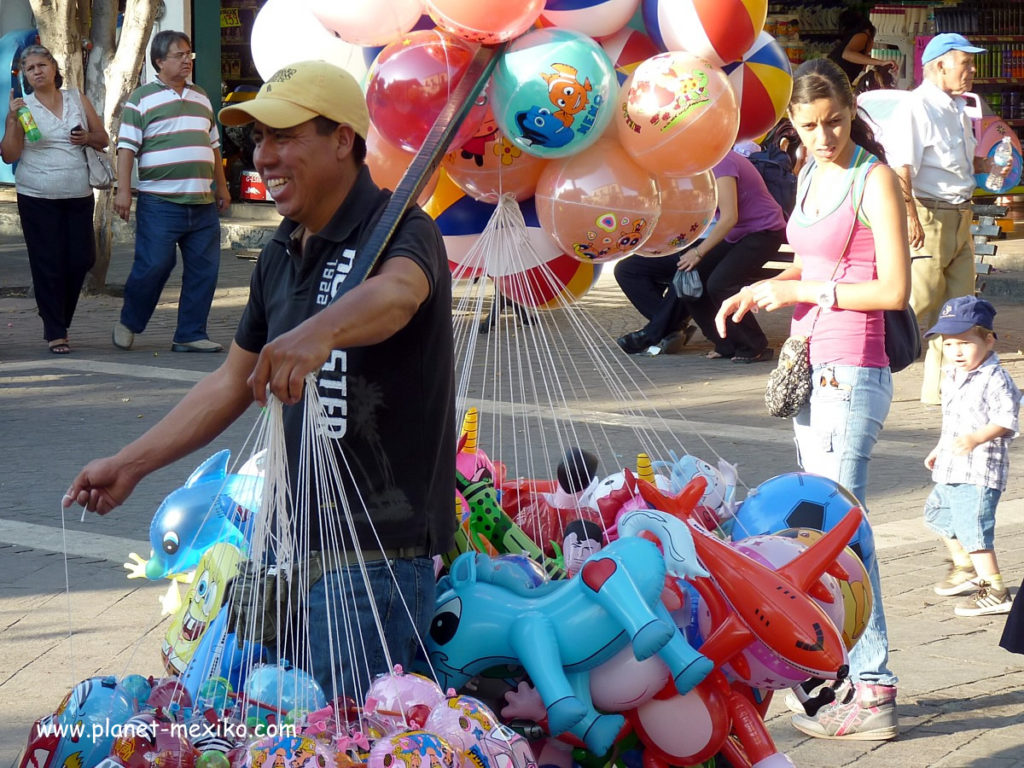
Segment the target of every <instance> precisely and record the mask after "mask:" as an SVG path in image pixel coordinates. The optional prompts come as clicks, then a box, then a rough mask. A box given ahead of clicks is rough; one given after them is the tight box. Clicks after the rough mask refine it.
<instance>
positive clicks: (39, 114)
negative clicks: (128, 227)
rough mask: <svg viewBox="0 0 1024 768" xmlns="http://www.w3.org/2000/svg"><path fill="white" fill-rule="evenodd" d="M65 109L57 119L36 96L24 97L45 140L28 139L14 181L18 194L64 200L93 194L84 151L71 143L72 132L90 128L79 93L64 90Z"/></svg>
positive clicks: (15, 171)
mask: <svg viewBox="0 0 1024 768" xmlns="http://www.w3.org/2000/svg"><path fill="white" fill-rule="evenodd" d="M61 93H62V94H63V102H64V109H63V114H61V115H60V116H57V115H55V114H53V113H52V112H51V111H50V110H48V109H47V108H46V107H44V106H43V105H42V103H40V101H39V99H37V98H36V95H35V94H34V93H30V94H28V95H27V96H25V103H26V104H27V105H28V108H29V109H30V110H31V111H32V117H34V118H35V121H36V125H37V126H39V132H40V133H41V134H42V138H40V139H39V140H38V141H28V140H27V139H26V140H25V148H24V149H23V150H22V151H21V158H20V159H19V160H18V167H17V168H15V170H14V181H15V183H16V185H17V191H18V194H21V195H28V196H30V197H46V198H51V199H64V198H72V197H86V196H89V195H92V188H91V187H90V186H89V168H88V166H87V165H86V163H85V150H84V149H83V148H82V147H81V146H79V145H77V144H72V143H71V129H72V128H74V127H75V126H76V125H81V126H82V127H83V128H85V127H86V126H87V121H86V118H85V114H84V113H83V110H82V108H81V106H80V105H79V101H78V98H77V94H76V93H74V92H71V91H69V90H68V89H66V88H65V89H62V91H61Z"/></svg>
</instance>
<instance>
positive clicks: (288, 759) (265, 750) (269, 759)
mask: <svg viewBox="0 0 1024 768" xmlns="http://www.w3.org/2000/svg"><path fill="white" fill-rule="evenodd" d="M266 730H273V731H275V732H276V733H275V735H271V736H265V737H263V738H261V739H257V740H256V741H253V742H251V743H250V744H249V746H248V749H247V750H246V751H247V753H248V755H247V760H246V762H245V765H247V766H251V767H252V768H257V767H258V766H267V767H268V768H313V767H314V766H316V767H317V768H319V767H321V766H324V767H325V766H329V765H335V764H337V763H336V758H337V755H336V754H335V751H334V749H333V747H331V746H329V743H328V742H327V741H326V740H320V739H317V738H314V737H313V736H306V735H302V736H299V735H297V734H296V733H295V729H294V727H293V728H291V729H285V728H275V729H269V728H268V729H266ZM278 734H280V735H278ZM338 762H339V763H340V760H339V761H338Z"/></svg>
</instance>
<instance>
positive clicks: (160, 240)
mask: <svg viewBox="0 0 1024 768" xmlns="http://www.w3.org/2000/svg"><path fill="white" fill-rule="evenodd" d="M177 248H181V264H182V272H181V295H180V297H179V299H178V326H177V329H176V330H175V332H174V341H175V342H179V343H184V342H189V341H196V340H197V339H205V338H207V335H206V318H207V316H208V315H209V314H210V305H211V304H213V292H214V291H215V290H216V289H217V273H218V271H219V270H220V219H219V218H218V216H217V206H216V205H215V204H214V203H208V204H204V205H179V204H178V203H170V202H168V201H166V200H164V199H162V198H159V197H156V196H155V195H148V194H146V193H144V192H143V193H140V194H139V198H138V202H137V203H136V206H135V261H134V262H133V263H132V271H131V274H129V275H128V280H127V281H126V282H125V284H124V306H123V307H122V308H121V324H122V325H124V326H125V327H126V328H127V329H128V330H130V331H131V332H132V333H142V332H143V331H144V330H146V325H147V324H148V323H149V319H150V318H151V317H152V316H153V311H154V310H155V309H156V304H157V302H158V301H159V300H160V292H161V291H162V290H163V289H164V285H165V284H166V283H167V278H168V277H170V275H171V270H173V269H174V265H175V264H176V263H177Z"/></svg>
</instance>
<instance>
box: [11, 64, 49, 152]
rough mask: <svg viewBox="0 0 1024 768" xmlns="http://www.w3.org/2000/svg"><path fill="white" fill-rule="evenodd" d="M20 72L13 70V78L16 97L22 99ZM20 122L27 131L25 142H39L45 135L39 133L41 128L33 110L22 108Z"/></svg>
mask: <svg viewBox="0 0 1024 768" xmlns="http://www.w3.org/2000/svg"><path fill="white" fill-rule="evenodd" d="M18 74H19V73H18V70H16V69H12V70H11V78H12V82H13V83H14V86H15V87H14V95H15V96H16V97H18V98H21V96H22V92H21V78H20V77H18ZM18 122H19V123H21V127H22V128H23V129H24V131H25V141H39V140H40V139H41V138H43V134H42V133H40V131H39V126H38V125H36V119H35V118H34V117H32V110H30V109H29V108H28V107H22V108H21V109H19V110H18Z"/></svg>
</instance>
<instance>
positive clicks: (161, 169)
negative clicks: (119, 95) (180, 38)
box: [117, 80, 220, 205]
mask: <svg viewBox="0 0 1024 768" xmlns="http://www.w3.org/2000/svg"><path fill="white" fill-rule="evenodd" d="M218 147H220V134H219V132H218V131H217V121H216V120H214V117H213V106H212V105H211V104H210V99H209V98H207V96H206V93H205V92H204V91H203V89H202V88H200V87H199V86H197V85H193V84H191V83H188V84H186V85H185V89H184V90H183V91H182V92H181V95H180V96H179V95H178V93H177V92H176V91H175V90H174V89H173V88H170V87H168V86H166V85H164V84H163V83H162V82H160V81H159V80H154V81H153V82H151V83H147V84H146V85H144V86H142V87H141V88H137V89H135V91H134V92H133V93H132V94H131V95H130V96H129V97H128V101H127V102H126V103H125V105H124V112H123V115H122V118H121V129H120V132H119V134H118V137H117V148H118V149H130V150H131V151H133V152H134V153H135V154H136V159H137V160H138V164H139V187H138V189H139V192H146V193H148V194H151V195H156V196H157V197H161V198H163V199H165V200H168V201H170V202H172V203H182V204H188V205H195V204H203V203H212V202H213V200H214V197H213V164H214V161H215V157H214V152H213V150H214V149H216V148H218Z"/></svg>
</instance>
